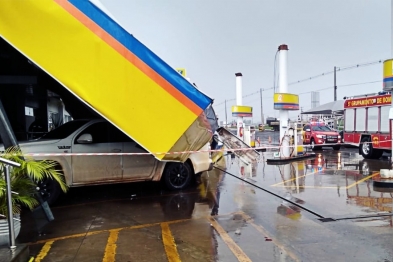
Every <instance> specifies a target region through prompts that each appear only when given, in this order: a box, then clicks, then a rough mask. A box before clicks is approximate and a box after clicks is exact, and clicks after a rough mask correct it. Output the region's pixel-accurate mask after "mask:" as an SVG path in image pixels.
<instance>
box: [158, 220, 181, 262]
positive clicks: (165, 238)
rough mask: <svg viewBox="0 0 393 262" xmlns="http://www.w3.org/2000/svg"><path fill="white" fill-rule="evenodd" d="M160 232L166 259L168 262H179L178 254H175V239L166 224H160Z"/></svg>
mask: <svg viewBox="0 0 393 262" xmlns="http://www.w3.org/2000/svg"><path fill="white" fill-rule="evenodd" d="M161 230H162V243H163V244H164V247H165V253H166V257H167V258H168V261H169V262H181V260H180V256H179V253H178V252H177V248H176V243H175V239H174V237H173V235H172V232H171V230H170V229H169V224H168V223H162V224H161Z"/></svg>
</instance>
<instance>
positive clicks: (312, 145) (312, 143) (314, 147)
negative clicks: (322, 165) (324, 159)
mask: <svg viewBox="0 0 393 262" xmlns="http://www.w3.org/2000/svg"><path fill="white" fill-rule="evenodd" d="M310 145H311V149H312V150H320V149H321V147H319V146H316V145H315V141H314V138H311V141H310Z"/></svg>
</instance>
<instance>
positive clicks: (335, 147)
mask: <svg viewBox="0 0 393 262" xmlns="http://www.w3.org/2000/svg"><path fill="white" fill-rule="evenodd" d="M340 148H341V146H333V149H334V150H336V151H337V150H340Z"/></svg>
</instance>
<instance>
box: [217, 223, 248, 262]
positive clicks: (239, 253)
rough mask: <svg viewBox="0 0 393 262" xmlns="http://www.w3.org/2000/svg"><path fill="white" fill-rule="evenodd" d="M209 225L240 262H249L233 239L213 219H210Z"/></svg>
mask: <svg viewBox="0 0 393 262" xmlns="http://www.w3.org/2000/svg"><path fill="white" fill-rule="evenodd" d="M210 223H211V225H212V226H213V227H214V229H215V230H216V231H217V232H218V234H219V235H220V236H221V238H222V240H223V241H224V242H225V244H226V245H227V246H228V247H229V249H230V250H231V251H232V253H233V254H234V255H235V256H236V258H237V259H238V260H239V261H240V262H251V259H250V258H249V257H248V256H247V255H246V254H245V253H244V252H243V250H242V249H241V248H240V247H239V246H238V245H237V244H236V243H235V241H233V239H232V238H231V237H230V236H229V235H228V233H227V232H226V231H225V230H224V229H223V228H222V227H221V226H220V224H218V223H217V221H216V220H215V219H214V218H210Z"/></svg>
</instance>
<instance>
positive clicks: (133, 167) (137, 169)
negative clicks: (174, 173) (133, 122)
mask: <svg viewBox="0 0 393 262" xmlns="http://www.w3.org/2000/svg"><path fill="white" fill-rule="evenodd" d="M119 132H121V131H119ZM122 134H123V133H122ZM122 136H123V141H124V143H123V150H124V152H125V153H135V154H136V155H123V160H122V162H123V179H124V180H130V181H132V180H149V179H150V178H152V176H153V171H154V170H155V167H156V166H157V165H158V164H160V163H162V162H159V161H158V160H156V159H155V158H154V156H153V155H150V154H148V153H149V152H148V151H146V150H145V149H144V148H143V147H141V146H140V145H139V144H138V143H136V142H135V141H134V140H132V139H131V138H129V137H128V136H126V135H124V134H123V135H122ZM119 137H120V135H119ZM141 153H142V155H137V154H141Z"/></svg>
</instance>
